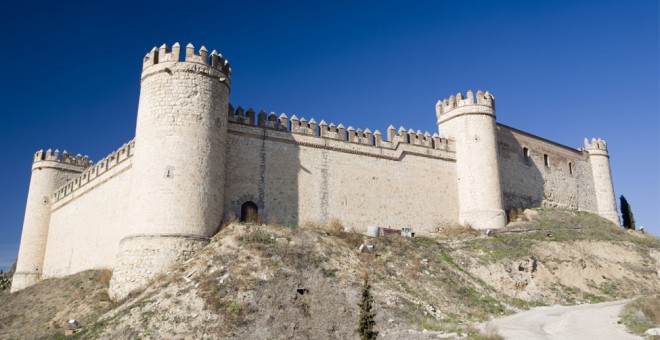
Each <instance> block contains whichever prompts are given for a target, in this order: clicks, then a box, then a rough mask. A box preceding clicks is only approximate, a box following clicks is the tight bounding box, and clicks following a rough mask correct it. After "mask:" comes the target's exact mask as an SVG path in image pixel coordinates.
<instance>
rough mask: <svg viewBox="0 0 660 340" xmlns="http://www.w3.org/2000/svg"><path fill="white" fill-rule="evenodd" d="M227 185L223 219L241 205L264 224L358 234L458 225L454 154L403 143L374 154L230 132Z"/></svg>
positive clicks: (281, 135)
mask: <svg viewBox="0 0 660 340" xmlns="http://www.w3.org/2000/svg"><path fill="white" fill-rule="evenodd" d="M226 183H227V185H226V192H225V209H224V210H225V215H226V217H228V218H231V217H239V216H240V211H241V205H242V204H243V203H245V202H247V201H252V202H254V203H256V204H257V206H258V207H259V215H260V216H261V217H262V219H263V220H264V221H265V222H274V223H280V224H285V225H301V224H303V223H305V222H320V223H325V222H328V221H329V220H330V219H333V218H338V219H340V220H341V221H342V223H343V224H344V225H345V226H347V227H352V228H354V229H355V230H358V231H365V230H366V228H367V226H370V225H375V226H381V227H391V228H400V227H411V228H413V229H414V231H416V232H429V231H431V230H433V229H434V228H436V227H438V226H440V225H442V224H447V223H455V222H456V221H457V218H458V204H457V200H456V197H457V184H456V167H455V160H454V154H453V152H450V151H443V150H436V149H432V148H429V147H423V146H417V145H411V144H406V143H396V145H395V146H392V148H391V149H390V148H378V147H376V146H374V145H363V144H358V143H350V142H346V141H341V140H333V139H327V138H321V137H319V136H317V135H303V134H296V133H289V132H282V131H275V130H271V129H265V128H261V127H254V126H247V125H239V124H230V126H229V138H228V153H227V170H226Z"/></svg>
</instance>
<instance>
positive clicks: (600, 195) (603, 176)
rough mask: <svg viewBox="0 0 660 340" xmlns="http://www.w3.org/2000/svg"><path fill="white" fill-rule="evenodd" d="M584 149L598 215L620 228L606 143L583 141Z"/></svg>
mask: <svg viewBox="0 0 660 340" xmlns="http://www.w3.org/2000/svg"><path fill="white" fill-rule="evenodd" d="M584 147H585V149H586V150H587V152H588V153H589V163H591V172H592V174H593V178H594V189H595V191H596V206H597V207H598V211H597V213H598V215H600V216H601V217H604V218H606V219H608V220H610V221H612V223H614V224H616V225H618V226H620V225H621V224H620V222H619V213H618V212H617V208H616V198H615V197H614V185H613V184H612V172H611V171H610V156H609V153H608V152H607V143H606V142H605V141H604V140H602V139H600V138H599V139H595V138H593V139H591V143H590V142H589V140H587V139H586V138H585V139H584Z"/></svg>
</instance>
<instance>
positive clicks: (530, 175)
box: [12, 43, 618, 299]
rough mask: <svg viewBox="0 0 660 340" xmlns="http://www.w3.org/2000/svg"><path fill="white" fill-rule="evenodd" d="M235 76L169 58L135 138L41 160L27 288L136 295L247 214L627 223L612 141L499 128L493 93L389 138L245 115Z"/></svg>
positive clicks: (159, 57) (198, 58)
mask: <svg viewBox="0 0 660 340" xmlns="http://www.w3.org/2000/svg"><path fill="white" fill-rule="evenodd" d="M181 52H185V53H184V59H183V60H182V59H181ZM230 76H231V68H230V66H229V62H228V61H227V60H226V59H225V58H224V57H222V55H220V54H219V53H217V52H216V51H212V52H211V53H209V52H208V50H207V49H206V48H205V47H203V46H202V47H201V48H200V49H199V52H195V49H194V46H192V45H191V44H188V45H187V46H186V47H185V51H182V49H181V46H180V45H179V44H178V43H176V44H174V45H173V46H172V49H171V50H170V49H169V48H168V47H167V46H166V45H163V46H161V47H160V48H158V49H157V48H155V47H154V49H152V50H151V51H150V52H149V53H148V54H147V55H146V56H145V57H144V59H143V72H142V78H141V92H140V103H139V107H138V119H137V128H136V138H135V141H130V142H128V143H126V144H124V145H123V146H122V147H121V148H119V149H118V150H116V151H114V152H112V153H111V154H110V155H108V156H107V157H106V158H104V159H102V160H100V161H99V162H98V164H93V165H90V163H89V159H88V158H87V157H82V156H80V155H78V156H77V157H75V158H74V157H73V156H72V155H69V154H66V152H65V153H63V157H62V158H61V159H60V158H59V152H57V151H56V152H55V153H52V152H51V151H50V150H48V151H47V152H46V153H45V154H44V153H43V151H39V152H37V153H36V154H35V157H34V163H33V175H32V179H31V182H30V191H29V194H28V202H27V206H26V217H25V221H24V226H23V229H24V230H23V236H22V240H21V248H20V254H19V260H18V271H17V273H16V275H15V280H14V283H15V284H14V286H12V291H16V290H19V289H23V288H25V287H27V286H29V285H31V284H33V283H35V282H37V281H38V280H40V279H41V278H42V276H43V277H57V276H63V275H68V274H72V273H76V272H79V271H82V270H86V269H101V268H107V269H113V270H114V273H113V277H112V279H111V282H110V290H109V294H110V296H111V298H113V299H121V298H123V297H125V296H126V295H127V294H129V293H130V291H132V290H134V289H137V288H139V287H143V286H144V285H145V284H146V283H147V282H149V280H150V279H151V278H153V277H154V276H155V275H156V274H157V273H159V272H162V271H163V270H166V268H168V266H170V265H171V264H173V263H176V262H181V261H184V260H185V259H186V258H187V257H188V256H189V255H190V254H192V253H194V252H195V251H196V250H197V249H199V248H200V247H202V246H203V245H204V244H206V243H207V242H208V241H209V239H210V237H211V236H213V234H214V233H215V232H217V231H218V229H219V228H220V225H221V222H222V221H223V220H230V219H234V218H238V217H239V216H241V214H242V213H243V212H244V209H243V207H245V206H256V208H257V209H258V216H259V219H260V221H261V222H265V223H275V224H282V225H289V226H295V225H303V224H305V223H307V222H311V223H315V224H316V223H319V224H327V223H328V222H330V221H331V220H333V219H339V220H340V221H341V222H342V223H343V225H344V226H346V227H349V228H352V229H354V230H356V231H359V232H364V231H366V230H367V228H368V227H370V226H378V227H388V228H404V227H406V228H412V230H413V231H414V232H416V233H419V234H424V233H429V232H433V231H435V230H437V229H438V227H442V226H445V225H448V224H457V223H460V224H466V225H467V224H469V225H472V226H473V227H475V228H478V229H487V228H500V227H504V226H505V225H506V215H505V212H504V210H508V209H525V208H530V207H538V206H552V207H562V208H568V209H577V210H587V211H592V212H596V213H598V214H600V215H601V216H604V217H606V218H609V219H610V220H611V221H612V222H613V223H615V224H618V215H617V212H616V203H615V200H614V191H613V187H612V180H611V172H610V170H609V155H608V153H607V148H606V144H605V142H604V141H602V140H600V139H599V140H595V139H594V140H593V141H592V142H591V143H588V142H585V148H586V150H582V149H578V150H575V149H572V148H569V147H566V146H563V145H560V144H557V143H554V142H552V141H548V140H545V139H543V138H540V137H537V136H534V135H531V134H529V133H526V132H523V131H520V130H516V129H514V128H511V127H508V126H505V125H502V124H497V123H496V120H495V119H496V117H495V98H494V96H493V95H491V94H490V93H489V92H486V93H483V92H481V91H478V92H476V96H475V94H474V93H473V92H471V91H468V92H467V93H466V96H463V95H462V94H460V93H459V94H457V95H456V97H454V96H451V97H449V98H448V99H445V100H442V101H439V102H438V103H437V104H436V118H437V123H438V127H439V132H440V133H439V134H433V135H430V134H429V133H428V132H426V133H422V132H421V131H419V130H417V131H414V130H406V129H404V128H403V127H401V128H399V129H398V130H397V129H395V128H394V127H393V126H390V127H389V128H388V129H387V130H386V131H385V134H384V135H383V134H381V132H380V131H377V130H376V131H374V132H372V131H371V130H370V129H365V130H362V129H354V128H353V127H350V126H349V127H348V128H346V127H345V126H344V125H342V124H339V125H335V124H332V123H331V124H327V123H326V122H325V121H320V122H318V123H317V122H316V121H315V120H314V119H311V120H309V121H307V120H306V119H304V118H301V119H298V118H297V117H296V116H292V117H291V118H289V117H287V116H286V115H285V114H282V115H280V116H277V115H275V114H274V113H271V114H267V113H266V112H264V111H261V112H259V113H258V114H257V113H256V112H255V111H254V110H252V109H249V110H247V111H245V110H243V109H242V108H240V107H239V108H238V109H236V110H235V109H234V108H233V107H232V106H231V105H229V103H228V98H229V88H230ZM253 208H254V207H252V208H251V209H253ZM42 273H43V275H42Z"/></svg>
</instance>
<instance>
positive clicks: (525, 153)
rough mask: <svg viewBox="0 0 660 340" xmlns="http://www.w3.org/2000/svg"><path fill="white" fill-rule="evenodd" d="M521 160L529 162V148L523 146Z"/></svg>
mask: <svg viewBox="0 0 660 340" xmlns="http://www.w3.org/2000/svg"><path fill="white" fill-rule="evenodd" d="M523 160H524V161H525V163H527V164H529V162H530V157H529V149H528V148H523Z"/></svg>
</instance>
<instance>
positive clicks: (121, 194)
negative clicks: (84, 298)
mask: <svg viewBox="0 0 660 340" xmlns="http://www.w3.org/2000/svg"><path fill="white" fill-rule="evenodd" d="M131 166H132V165H131V159H127V160H126V161H124V162H122V163H120V164H119V165H118V166H115V167H113V168H112V169H110V171H107V172H104V173H103V174H101V175H99V176H97V177H95V178H94V179H93V180H92V181H90V182H89V183H86V184H85V185H84V186H82V187H81V188H80V189H78V190H76V191H74V192H73V194H72V195H68V196H67V197H66V198H64V199H62V200H60V201H58V202H56V203H55V204H53V210H52V212H51V218H50V228H49V233H48V246H47V248H46V259H45V263H44V277H45V278H47V277H60V276H65V275H69V274H72V273H77V272H80V271H83V270H87V269H112V268H114V264H115V257H116V254H117V249H118V246H119V241H120V240H121V239H122V238H123V237H125V236H126V235H127V234H128V233H129V232H130V230H131V226H130V225H128V224H127V221H126V217H127V215H126V212H127V208H128V201H127V200H126V197H128V195H129V192H130V189H131V188H130V185H131V174H132V172H131Z"/></svg>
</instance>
